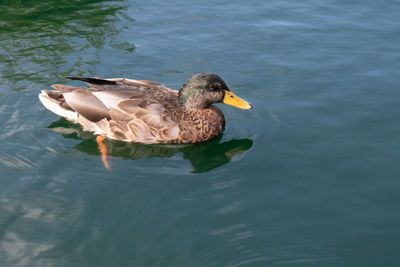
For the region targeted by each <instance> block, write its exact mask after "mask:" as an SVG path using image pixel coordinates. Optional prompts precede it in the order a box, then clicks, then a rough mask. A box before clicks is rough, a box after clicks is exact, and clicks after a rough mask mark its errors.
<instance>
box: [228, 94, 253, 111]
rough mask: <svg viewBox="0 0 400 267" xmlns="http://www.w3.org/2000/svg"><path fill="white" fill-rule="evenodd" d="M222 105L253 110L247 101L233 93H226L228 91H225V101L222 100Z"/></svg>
mask: <svg viewBox="0 0 400 267" xmlns="http://www.w3.org/2000/svg"><path fill="white" fill-rule="evenodd" d="M222 103H224V104H227V105H231V106H234V107H237V108H240V109H251V108H252V107H251V105H250V104H249V103H248V102H247V101H245V100H243V99H241V98H240V97H238V96H236V95H235V94H234V93H232V92H231V91H226V90H225V96H224V99H223V100H222Z"/></svg>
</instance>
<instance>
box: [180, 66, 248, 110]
mask: <svg viewBox="0 0 400 267" xmlns="http://www.w3.org/2000/svg"><path fill="white" fill-rule="evenodd" d="M179 103H180V105H181V106H182V107H183V108H185V109H204V108H208V107H209V106H211V105H212V104H214V103H224V104H228V105H231V106H234V107H237V108H240V109H251V105H250V104H249V103H248V102H247V101H245V100H243V99H241V98H240V97H237V96H236V95H235V94H234V93H232V92H231V91H230V90H229V88H228V86H227V85H226V84H225V82H224V81H223V80H222V79H221V77H219V76H218V75H217V74H214V73H208V72H207V73H200V74H196V75H194V76H192V77H190V78H189V79H188V80H187V81H186V82H185V83H184V84H183V85H182V87H181V89H180V90H179Z"/></svg>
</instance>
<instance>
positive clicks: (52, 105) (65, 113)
mask: <svg viewBox="0 0 400 267" xmlns="http://www.w3.org/2000/svg"><path fill="white" fill-rule="evenodd" d="M39 100H40V102H42V104H43V106H45V108H47V109H48V110H50V111H52V112H54V113H55V114H57V115H59V116H61V117H64V118H66V119H68V120H70V121H72V122H76V119H77V118H78V113H76V112H74V111H71V110H67V109H65V108H63V107H61V106H60V104H59V103H58V102H57V101H56V100H54V99H52V98H50V97H49V96H48V95H47V94H46V92H44V91H42V93H41V94H39Z"/></svg>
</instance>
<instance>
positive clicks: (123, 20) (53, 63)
mask: <svg viewBox="0 0 400 267" xmlns="http://www.w3.org/2000/svg"><path fill="white" fill-rule="evenodd" d="M126 9H127V4H126V3H125V0H115V1H108V0H69V1H62V0H50V1H39V0H36V1H35V0H34V1H22V0H5V1H0V10H1V16H0V40H1V42H0V61H1V64H0V78H3V79H4V78H5V79H7V80H9V82H10V83H12V88H13V90H23V89H24V84H23V81H24V80H29V81H30V82H38V83H41V84H48V83H49V80H51V79H53V80H57V79H59V77H62V76H65V75H69V74H72V73H74V74H76V75H82V74H83V73H85V72H87V71H89V72H90V67H89V66H90V65H96V64H98V63H100V59H99V50H100V49H101V48H102V47H104V45H109V46H111V47H112V48H115V49H117V50H120V51H121V50H122V51H123V52H126V53H131V52H133V51H134V50H135V45H134V44H132V43H129V42H121V41H120V40H119V39H120V38H118V35H119V34H120V33H121V32H122V31H123V30H124V29H125V28H127V27H129V26H130V25H131V24H132V22H133V21H134V19H133V18H130V17H129V16H128V15H127V14H126Z"/></svg>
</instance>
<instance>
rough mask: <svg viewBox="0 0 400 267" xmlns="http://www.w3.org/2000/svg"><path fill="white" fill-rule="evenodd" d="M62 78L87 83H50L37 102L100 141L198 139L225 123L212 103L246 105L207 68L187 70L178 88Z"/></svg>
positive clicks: (182, 141) (209, 136)
mask: <svg viewBox="0 0 400 267" xmlns="http://www.w3.org/2000/svg"><path fill="white" fill-rule="evenodd" d="M66 78H68V79H71V80H77V81H82V82H85V83H86V84H87V85H88V86H87V87H76V86H70V85H63V84H53V85H51V87H52V88H53V89H51V90H42V91H41V93H40V94H39V99H40V101H41V103H42V104H43V105H44V107H45V108H47V109H49V110H50V111H52V112H54V113H55V114H57V115H59V116H61V117H64V118H65V119H67V120H68V121H71V122H73V123H77V124H80V125H81V126H82V128H83V130H84V131H89V132H93V133H94V134H95V135H97V136H98V137H100V138H102V139H101V140H104V138H108V139H112V140H118V141H123V142H133V143H143V144H158V143H180V144H194V143H200V142H204V141H207V140H210V139H213V138H215V137H217V136H219V135H220V134H221V133H222V132H223V130H224V128H225V118H224V115H223V113H222V111H221V110H220V109H219V108H218V107H217V106H216V105H215V104H217V103H224V104H227V105H231V106H234V107H237V108H239V109H243V110H249V109H251V108H252V106H251V105H250V104H249V103H248V102H247V101H245V100H244V99H242V98H240V97H238V96H236V95H235V94H234V93H233V92H231V91H230V89H229V88H228V86H227V85H226V83H225V82H224V81H223V80H222V78H221V77H219V76H218V75H217V74H215V73H210V72H206V73H200V74H196V75H193V76H192V77H190V78H189V79H188V80H187V81H186V82H185V83H183V85H182V86H181V87H180V89H179V91H177V90H174V89H171V88H168V87H166V86H164V85H162V84H159V83H156V82H153V81H148V80H133V79H127V78H112V79H105V78H98V77H90V78H85V77H75V76H67V77H66ZM98 140H99V139H98ZM99 146H100V144H99Z"/></svg>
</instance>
